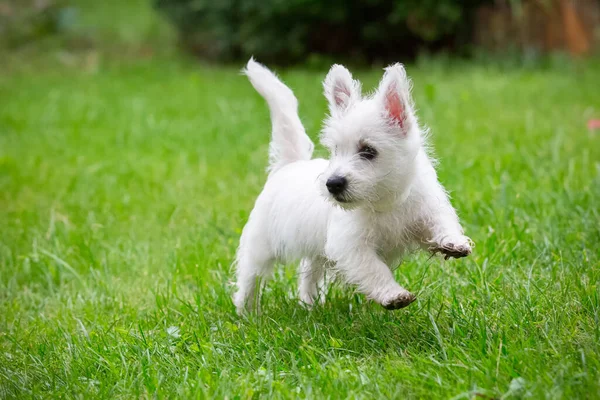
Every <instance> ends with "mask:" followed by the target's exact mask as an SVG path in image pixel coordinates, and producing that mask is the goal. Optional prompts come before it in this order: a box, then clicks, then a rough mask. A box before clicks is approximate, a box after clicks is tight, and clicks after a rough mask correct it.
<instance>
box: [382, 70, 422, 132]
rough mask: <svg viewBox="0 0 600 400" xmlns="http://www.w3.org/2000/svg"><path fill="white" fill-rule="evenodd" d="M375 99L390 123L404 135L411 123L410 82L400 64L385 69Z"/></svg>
mask: <svg viewBox="0 0 600 400" xmlns="http://www.w3.org/2000/svg"><path fill="white" fill-rule="evenodd" d="M376 98H377V99H378V101H379V102H380V104H381V106H382V109H383V110H384V115H385V116H386V117H387V118H388V119H389V121H390V123H391V124H392V125H393V126H396V127H398V128H399V129H400V131H401V133H402V134H403V135H406V134H407V133H408V132H409V131H410V125H411V124H412V123H413V115H412V102H411V98H410V80H409V79H408V77H407V76H406V71H405V70H404V67H403V66H402V64H394V65H390V66H389V67H387V68H386V69H385V74H383V78H382V79H381V83H380V84H379V89H377V95H376Z"/></svg>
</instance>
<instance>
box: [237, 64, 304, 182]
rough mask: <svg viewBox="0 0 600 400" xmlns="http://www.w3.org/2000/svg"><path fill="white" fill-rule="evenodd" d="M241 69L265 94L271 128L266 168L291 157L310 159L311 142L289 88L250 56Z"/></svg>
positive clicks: (273, 166)
mask: <svg viewBox="0 0 600 400" xmlns="http://www.w3.org/2000/svg"><path fill="white" fill-rule="evenodd" d="M243 73H244V74H246V76H248V79H250V82H251V83H252V86H254V89H256V91H257V92H258V93H260V95H261V96H262V97H264V98H265V100H266V101H267V103H268V105H269V110H270V111H271V122H272V124H273V132H272V138H271V144H270V146H269V171H270V172H271V173H273V172H275V171H277V170H278V169H279V168H281V167H283V166H284V165H286V164H289V163H292V162H294V161H299V160H310V158H311V157H312V152H313V149H314V144H313V142H312V141H311V140H310V138H309V137H308V135H307V134H306V132H305V131H304V126H303V125H302V122H300V118H299V117H298V100H296V97H295V96H294V93H293V92H292V90H291V89H290V88H289V87H287V86H286V85H284V84H283V82H281V81H280V80H279V79H277V77H276V76H275V74H274V73H272V72H271V71H269V69H267V68H266V67H265V66H263V65H261V64H259V63H257V62H256V61H254V59H252V58H251V59H250V61H248V65H247V66H246V68H245V69H244V70H243Z"/></svg>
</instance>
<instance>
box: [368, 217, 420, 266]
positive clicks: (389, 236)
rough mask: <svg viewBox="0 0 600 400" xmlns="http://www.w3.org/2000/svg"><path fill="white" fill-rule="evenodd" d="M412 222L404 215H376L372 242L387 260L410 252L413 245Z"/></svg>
mask: <svg viewBox="0 0 600 400" xmlns="http://www.w3.org/2000/svg"><path fill="white" fill-rule="evenodd" d="M410 225H411V221H410V220H408V219H407V218H403V216H402V215H394V214H381V215H376V216H375V217H374V221H373V227H372V233H371V235H372V240H373V242H374V244H375V247H376V248H377V250H378V251H379V252H380V253H381V254H382V255H383V256H384V257H385V258H396V257H397V256H400V255H401V254H402V253H403V252H404V251H406V250H408V248H409V247H410V246H411V243H412V235H411V234H410V232H411V229H410Z"/></svg>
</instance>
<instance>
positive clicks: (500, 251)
mask: <svg viewBox="0 0 600 400" xmlns="http://www.w3.org/2000/svg"><path fill="white" fill-rule="evenodd" d="M40 64H41V65H39V66H38V67H36V68H28V69H15V68H7V69H6V70H4V71H3V72H2V73H1V74H0V398H26V397H31V396H34V397H38V396H39V397H56V398H58V397H81V398H90V397H101V398H133V397H136V398H140V397H160V398H162V397H199V398H205V397H216V398H230V399H231V398H238V396H239V398H249V397H253V398H254V397H263V398H295V397H301V398H345V397H352V398H433V397H436V398H483V399H485V398H526V397H531V398H567V399H571V398H598V397H600V373H599V368H600V325H599V324H600V322H599V317H600V315H599V313H600V285H599V281H600V251H599V246H600V211H599V209H600V207H599V204H600V132H598V131H596V132H595V133H594V132H590V131H588V130H587V128H586V122H587V120H588V119H589V118H593V117H595V118H599V117H600V91H599V90H598V82H600V68H599V65H598V63H597V62H589V63H587V64H586V63H575V64H567V65H563V66H554V67H544V68H542V67H536V68H533V67H532V68H528V69H513V68H499V67H493V68H492V67H489V66H487V67H486V66H484V65H479V66H474V65H471V66H469V65H463V64H442V65H438V64H436V63H435V62H425V63H421V64H417V65H409V66H408V68H407V69H408V72H409V74H410V75H411V76H412V77H413V81H414V97H415V100H416V104H417V107H418V110H419V111H418V114H419V116H420V119H421V122H422V123H423V124H424V125H426V126H428V127H430V128H431V138H430V142H431V143H432V145H433V146H434V148H435V153H436V156H437V158H438V159H439V160H440V164H439V167H438V171H439V175H440V179H441V181H442V182H443V183H444V185H445V186H446V187H447V189H448V190H449V191H450V192H451V193H452V197H453V203H454V205H455V206H456V208H457V210H458V212H459V214H460V216H461V219H462V222H463V225H464V227H465V229H466V232H467V234H468V235H469V236H471V237H472V238H473V240H474V241H475V243H476V247H475V250H474V253H473V254H472V255H471V256H470V257H469V258H466V259H460V260H449V261H443V260H442V259H441V258H430V257H429V256H428V255H427V254H418V255H414V256H412V257H410V258H408V259H406V260H405V262H404V263H403V264H402V266H401V267H400V268H399V269H398V270H397V271H396V276H397V279H398V280H399V281H400V282H401V284H402V285H403V286H405V287H407V288H408V289H409V290H411V291H413V292H415V293H417V294H418V299H417V301H416V302H415V303H413V304H412V305H411V306H410V307H408V308H406V309H403V310H399V311H396V312H389V311H386V310H384V309H383V308H381V307H380V306H378V305H377V304H374V303H371V302H369V301H367V300H366V299H365V298H364V297H363V296H362V295H358V294H355V293H354V292H353V290H352V289H351V288H344V287H342V286H341V285H337V286H335V287H334V289H333V290H332V291H331V293H330V294H329V295H328V298H327V302H326V304H325V305H324V306H322V307H318V308H317V309H315V310H314V311H312V312H311V311H307V310H304V309H303V308H301V307H299V306H298V305H297V297H296V276H295V274H296V271H295V267H294V266H288V267H286V268H280V269H278V273H277V275H276V277H275V279H274V281H272V282H270V284H269V285H268V287H267V289H266V290H265V293H264V296H263V312H262V314H261V315H260V316H250V317H245V318H240V317H238V316H237V315H236V314H235V312H234V307H233V304H232V302H231V299H230V297H231V294H232V286H231V281H232V271H231V262H232V259H233V257H234V253H235V249H236V246H237V242H238V238H239V234H240V232H241V229H242V227H243V225H244V222H245V221H246V219H247V217H248V214H249V211H250V210H251V208H252V205H253V202H254V199H255V197H256V196H257V194H258V193H259V191H260V190H261V187H262V185H263V183H264V181H265V179H266V175H265V173H264V170H265V167H266V165H267V147H268V141H269V131H270V122H269V117H268V112H267V109H266V106H265V104H264V103H263V101H262V99H261V98H260V97H259V96H258V95H257V94H256V93H255V92H254V91H253V89H252V87H251V86H250V84H249V83H248V82H247V81H246V79H245V78H244V77H242V76H240V75H239V73H238V67H241V65H240V66H235V67H233V66H232V67H227V68H214V67H213V68H211V67H207V66H200V65H198V64H196V63H194V62H191V61H189V60H188V61H186V60H181V59H176V58H166V57H154V58H153V59H146V60H145V59H140V60H129V61H126V62H121V63H118V62H117V63H103V62H100V64H99V66H98V67H97V68H87V69H86V68H84V69H79V68H75V67H73V66H67V67H57V66H52V65H49V66H47V65H45V64H44V63H40ZM280 72H281V75H282V76H283V78H284V79H285V80H286V82H287V83H289V85H290V86H291V87H292V88H293V89H294V90H295V91H296V94H297V97H298V98H299V101H300V112H301V117H302V119H303V121H304V123H305V126H306V128H307V130H308V132H309V134H310V135H311V137H313V138H314V139H315V140H317V138H318V134H319V129H320V125H321V120H322V118H323V117H324V115H325V110H326V105H325V100H324V99H323V97H322V95H321V86H320V81H321V79H322V78H323V77H324V74H325V73H326V69H322V70H303V69H301V68H298V69H292V70H287V71H280ZM381 73H382V71H381V70H376V69H373V70H362V71H360V70H359V71H357V72H356V75H357V76H358V77H359V78H360V79H362V80H363V81H364V86H365V87H366V88H372V87H374V86H375V84H376V83H377V81H378V79H379V78H380V76H381ZM317 153H318V155H320V156H326V153H325V152H324V151H323V150H322V148H319V149H318V150H317Z"/></svg>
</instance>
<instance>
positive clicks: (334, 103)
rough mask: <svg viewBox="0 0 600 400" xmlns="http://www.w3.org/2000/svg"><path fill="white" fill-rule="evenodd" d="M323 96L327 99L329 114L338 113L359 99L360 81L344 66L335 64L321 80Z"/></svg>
mask: <svg viewBox="0 0 600 400" xmlns="http://www.w3.org/2000/svg"><path fill="white" fill-rule="evenodd" d="M323 88H324V89H325V97H326V98H327V100H328V101H329V111H330V113H331V115H339V114H341V113H343V112H344V111H346V110H347V109H348V108H349V107H350V105H351V104H352V103H354V102H356V101H358V100H360V82H358V81H357V80H354V79H352V74H350V71H348V70H347V69H346V68H345V67H344V66H342V65H338V64H335V65H333V66H332V67H331V69H330V70H329V73H328V74H327V77H325V80H324V81H323Z"/></svg>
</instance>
